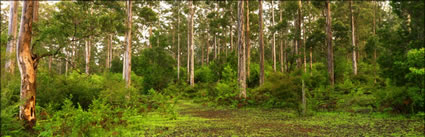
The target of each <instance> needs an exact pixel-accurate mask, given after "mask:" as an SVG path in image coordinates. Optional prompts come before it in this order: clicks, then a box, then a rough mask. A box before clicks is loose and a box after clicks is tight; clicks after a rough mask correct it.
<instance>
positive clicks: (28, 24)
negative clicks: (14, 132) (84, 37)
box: [16, 1, 38, 128]
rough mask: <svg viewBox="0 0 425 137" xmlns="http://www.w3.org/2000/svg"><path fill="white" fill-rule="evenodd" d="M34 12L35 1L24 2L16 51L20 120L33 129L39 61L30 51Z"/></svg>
mask: <svg viewBox="0 0 425 137" xmlns="http://www.w3.org/2000/svg"><path fill="white" fill-rule="evenodd" d="M33 11H34V1H24V4H23V7H22V17H21V24H20V31H19V38H18V44H17V50H16V55H17V61H18V68H19V72H20V74H21V89H20V94H21V96H20V99H21V101H22V102H23V103H22V104H21V106H20V107H19V118H20V119H22V120H24V121H25V124H26V127H27V128H32V127H33V126H34V125H35V123H36V116H35V98H36V68H37V63H38V60H35V59H34V58H33V57H32V53H31V49H30V45H31V37H32V36H31V33H32V22H33Z"/></svg>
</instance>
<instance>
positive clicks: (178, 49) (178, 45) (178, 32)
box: [177, 2, 180, 81]
mask: <svg viewBox="0 0 425 137" xmlns="http://www.w3.org/2000/svg"><path fill="white" fill-rule="evenodd" d="M178 6H179V7H178V8H179V10H178V11H177V12H178V15H177V80H178V81H179V80H180V2H179V5H178Z"/></svg>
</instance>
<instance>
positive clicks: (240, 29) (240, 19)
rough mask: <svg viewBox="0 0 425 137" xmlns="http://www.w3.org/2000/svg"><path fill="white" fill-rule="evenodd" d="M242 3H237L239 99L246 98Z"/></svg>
mask: <svg viewBox="0 0 425 137" xmlns="http://www.w3.org/2000/svg"><path fill="white" fill-rule="evenodd" d="M244 3H245V2H244V1H238V62H239V63H238V64H239V66H238V70H239V71H238V72H239V80H238V81H239V88H240V93H239V98H246V74H245V69H246V66H245V63H246V61H245V55H246V54H245V35H244V16H243V15H244V8H245V7H244Z"/></svg>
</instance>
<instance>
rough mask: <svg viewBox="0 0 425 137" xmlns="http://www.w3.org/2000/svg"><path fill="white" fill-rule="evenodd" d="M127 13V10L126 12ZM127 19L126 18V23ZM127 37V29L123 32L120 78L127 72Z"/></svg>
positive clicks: (124, 77)
mask: <svg viewBox="0 0 425 137" xmlns="http://www.w3.org/2000/svg"><path fill="white" fill-rule="evenodd" d="M126 6H127V7H126V8H127V9H128V3H126ZM127 13H128V12H127ZM127 22H128V20H126V24H128V23H127ZM127 39H128V31H127V32H125V34H124V43H123V47H124V57H123V63H122V79H124V80H125V79H126V74H127V58H128V57H127V56H128V55H127Z"/></svg>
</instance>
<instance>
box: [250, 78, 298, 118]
mask: <svg viewBox="0 0 425 137" xmlns="http://www.w3.org/2000/svg"><path fill="white" fill-rule="evenodd" d="M251 100H253V101H251V102H255V104H259V105H263V106H265V107H281V108H282V107H284V108H293V109H297V110H298V108H299V104H300V102H301V78H300V77H294V76H288V75H284V74H282V73H279V72H278V73H271V75H270V76H269V77H268V78H267V79H266V81H265V82H264V84H263V85H261V86H260V87H258V88H255V89H253V90H252V93H251Z"/></svg>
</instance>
